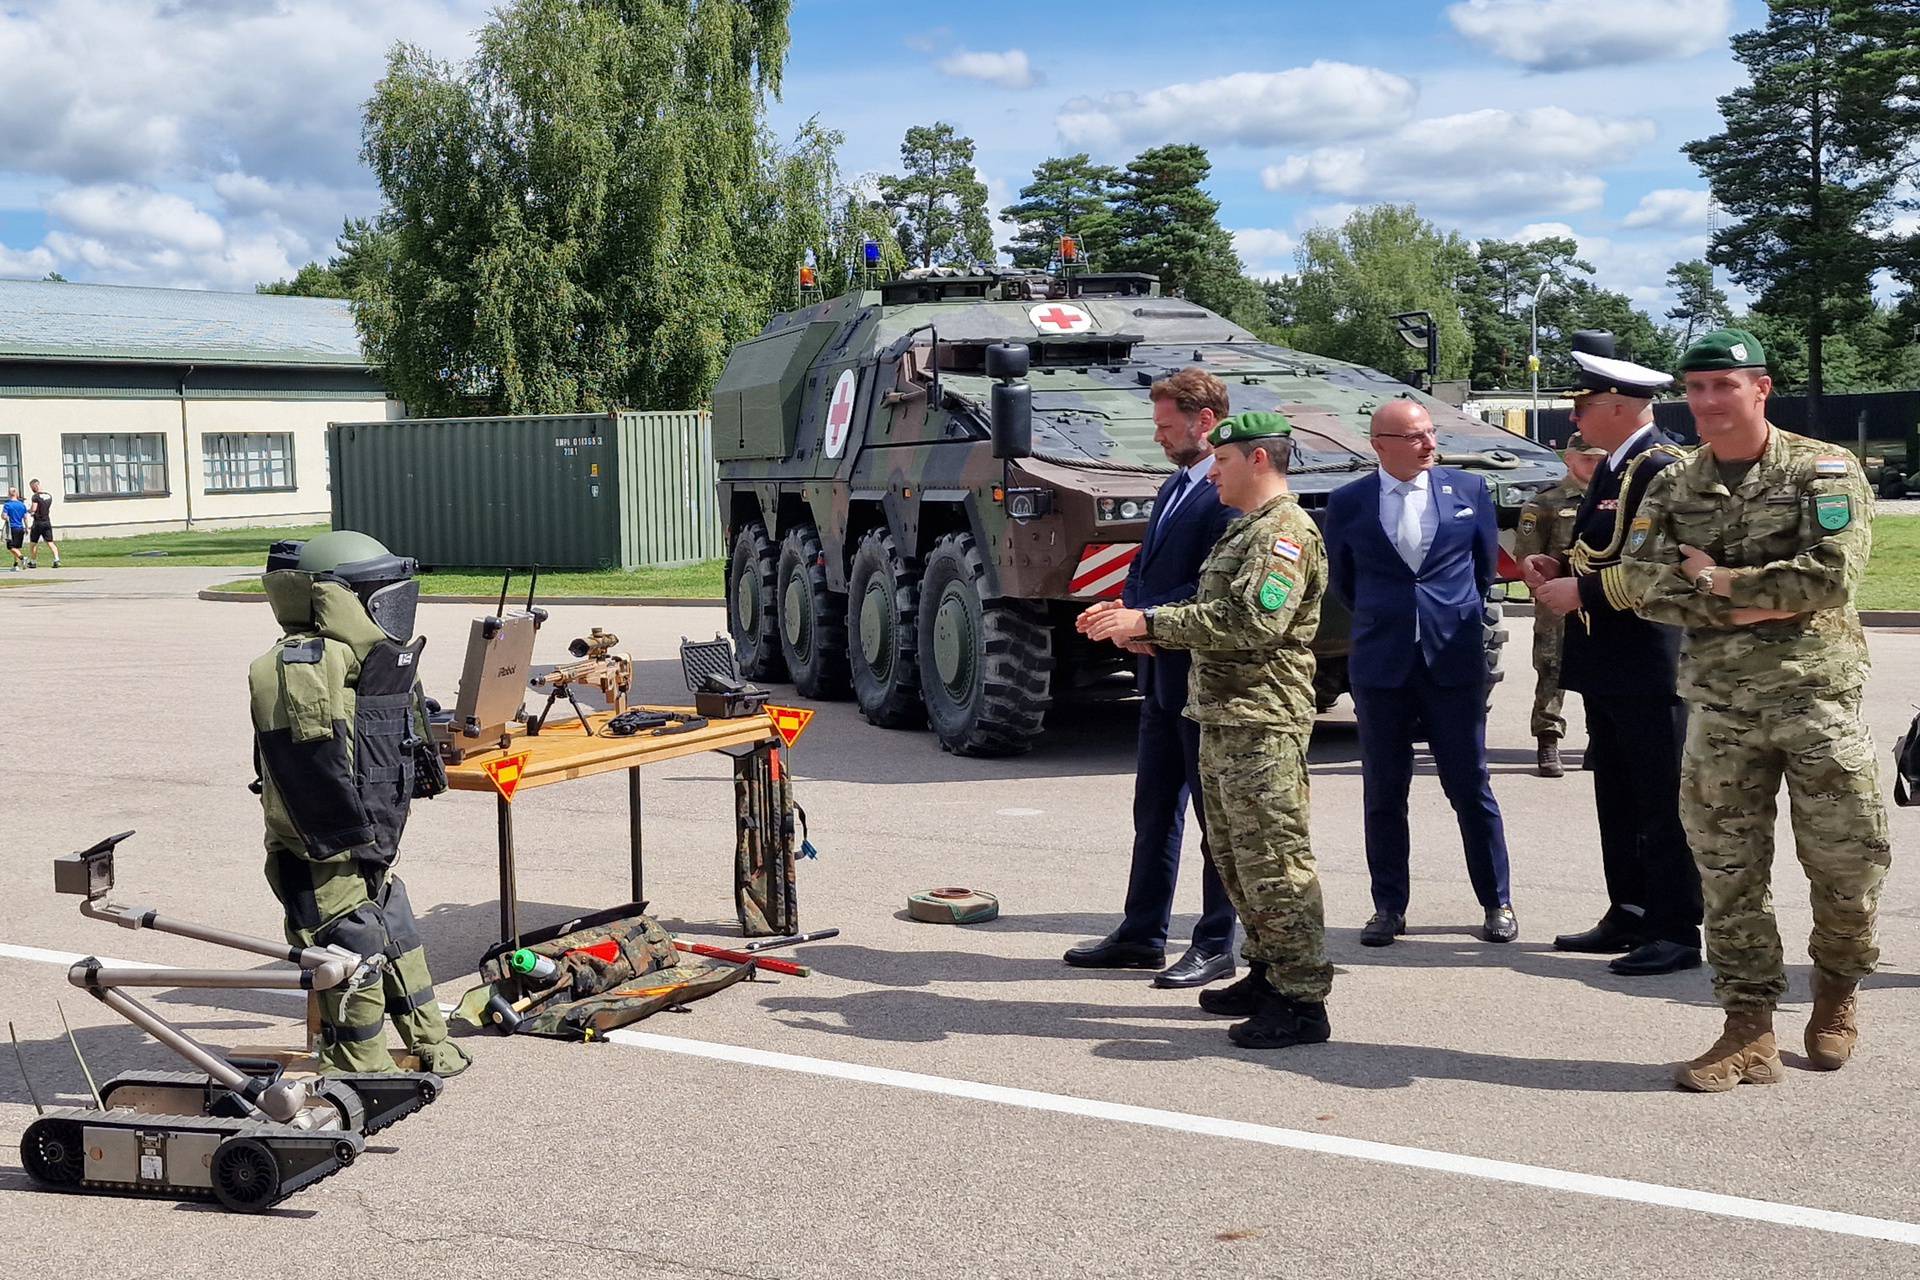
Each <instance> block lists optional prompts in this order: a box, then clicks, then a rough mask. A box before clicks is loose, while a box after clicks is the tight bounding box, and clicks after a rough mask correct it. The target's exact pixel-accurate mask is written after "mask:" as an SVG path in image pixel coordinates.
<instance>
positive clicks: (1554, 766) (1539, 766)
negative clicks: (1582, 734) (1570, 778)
mask: <svg viewBox="0 0 1920 1280" xmlns="http://www.w3.org/2000/svg"><path fill="white" fill-rule="evenodd" d="M1538 742H1539V746H1538V747H1537V748H1536V749H1535V751H1534V753H1533V762H1534V769H1535V770H1536V771H1537V772H1538V773H1539V775H1540V776H1541V777H1543V778H1563V777H1565V776H1566V773H1567V770H1566V766H1565V765H1563V764H1561V763H1560V739H1558V738H1540V739H1538Z"/></svg>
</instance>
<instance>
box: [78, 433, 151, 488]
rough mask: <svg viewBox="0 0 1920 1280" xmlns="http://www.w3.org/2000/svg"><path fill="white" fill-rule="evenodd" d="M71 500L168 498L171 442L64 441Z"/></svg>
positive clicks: (127, 438)
mask: <svg viewBox="0 0 1920 1280" xmlns="http://www.w3.org/2000/svg"><path fill="white" fill-rule="evenodd" d="M60 456H61V466H62V469H63V470H64V471H65V473H66V487H67V496H68V497H69V498H164V497H165V496H166V495H167V441H166V437H165V436H162V435H160V434H159V433H158V432H155V433H153V434H152V435H81V436H68V435H63V436H61V437H60Z"/></svg>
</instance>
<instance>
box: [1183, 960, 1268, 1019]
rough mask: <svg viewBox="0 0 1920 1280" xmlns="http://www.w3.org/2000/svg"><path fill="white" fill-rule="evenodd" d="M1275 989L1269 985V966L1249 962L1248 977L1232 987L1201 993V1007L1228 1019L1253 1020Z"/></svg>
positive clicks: (1252, 961)
mask: <svg viewBox="0 0 1920 1280" xmlns="http://www.w3.org/2000/svg"><path fill="white" fill-rule="evenodd" d="M1272 994H1273V988H1272V987H1270V986H1268V985H1267V966H1266V965H1265V964H1263V963H1261V962H1260V961H1258V960H1249V961H1247V973H1246V976H1245V977H1243V978H1241V979H1240V981H1238V982H1236V983H1234V984H1233V985H1232V986H1230V987H1216V988H1214V989H1213V990H1212V991H1202V992H1201V993H1200V1007H1201V1008H1202V1009H1205V1010H1206V1011H1207V1012H1208V1013H1217V1014H1220V1015H1221V1016H1222V1017H1227V1018H1251V1017H1252V1016H1253V1015H1254V1014H1256V1013H1258V1012H1260V1009H1261V1006H1262V1005H1264V1004H1266V1002H1267V997H1268V996H1270V995H1272Z"/></svg>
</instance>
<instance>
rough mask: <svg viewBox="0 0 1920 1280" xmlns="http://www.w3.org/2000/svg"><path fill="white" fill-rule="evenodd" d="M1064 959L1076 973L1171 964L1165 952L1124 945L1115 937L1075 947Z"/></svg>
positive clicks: (1141, 946) (1152, 948)
mask: <svg viewBox="0 0 1920 1280" xmlns="http://www.w3.org/2000/svg"><path fill="white" fill-rule="evenodd" d="M1061 958H1062V959H1064V960H1065V961H1066V962H1067V963H1068V964H1070V965H1072V966H1073V967H1074V968H1076V969H1159V968H1161V967H1163V966H1165V964H1166V963H1167V953H1166V951H1165V949H1163V948H1161V947H1150V946H1148V945H1147V944H1146V943H1144V942H1122V941H1120V940H1119V939H1117V938H1115V937H1114V936H1113V935H1112V934H1108V935H1107V936H1106V937H1104V938H1102V939H1100V941H1098V942H1088V943H1083V944H1082V945H1080V946H1077V947H1074V948H1073V949H1071V950H1070V951H1068V952H1067V954H1066V955H1065V956H1063V957H1061Z"/></svg>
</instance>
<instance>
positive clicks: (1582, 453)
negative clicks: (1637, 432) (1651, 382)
mask: <svg viewBox="0 0 1920 1280" xmlns="http://www.w3.org/2000/svg"><path fill="white" fill-rule="evenodd" d="M1563 456H1564V457H1565V458H1566V462H1567V478H1566V479H1564V480H1562V481H1561V482H1560V483H1559V484H1556V485H1554V486H1553V488H1551V489H1547V490H1544V491H1543V492H1541V493H1540V494H1539V495H1538V496H1537V497H1535V498H1534V499H1533V500H1532V501H1531V502H1529V503H1527V504H1526V505H1525V506H1524V507H1521V508H1520V527H1519V528H1518V529H1517V530H1516V531H1515V532H1514V535H1513V558H1514V559H1515V560H1518V561H1520V562H1521V563H1523V564H1524V563H1525V562H1526V558H1527V557H1528V556H1530V555H1549V556H1558V555H1564V554H1566V551H1567V548H1568V547H1571V546H1572V545H1573V535H1574V526H1575V524H1576V523H1578V517H1579V515H1580V499H1581V498H1583V497H1584V496H1586V492H1587V485H1589V484H1590V483H1592V481H1593V472H1594V469H1595V468H1596V467H1598V466H1599V465H1600V460H1601V459H1602V458H1604V457H1606V456H1607V451H1606V450H1605V449H1593V448H1589V447H1588V446H1587V443H1586V441H1584V440H1582V439H1581V438H1580V433H1579V432H1578V431H1576V432H1574V433H1573V435H1571V436H1570V437H1568V439H1567V447H1566V451H1565V453H1564V455H1563ZM1565 632H1566V619H1565V618H1564V617H1562V616H1561V615H1560V614H1557V613H1554V612H1552V611H1551V610H1547V609H1535V610H1534V611H1533V720H1532V724H1533V738H1534V744H1535V750H1534V764H1535V767H1536V769H1538V771H1539V773H1540V776H1541V777H1543V778H1558V777H1562V776H1564V775H1565V773H1566V766H1565V765H1563V764H1562V763H1561V762H1560V739H1562V738H1564V737H1566V736H1567V718H1566V716H1564V715H1562V714H1561V713H1560V706H1561V703H1562V702H1563V701H1564V700H1565V697H1566V694H1565V691H1564V690H1562V689H1561V688H1560V638H1561V636H1562V635H1564V634H1565Z"/></svg>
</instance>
